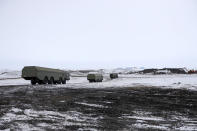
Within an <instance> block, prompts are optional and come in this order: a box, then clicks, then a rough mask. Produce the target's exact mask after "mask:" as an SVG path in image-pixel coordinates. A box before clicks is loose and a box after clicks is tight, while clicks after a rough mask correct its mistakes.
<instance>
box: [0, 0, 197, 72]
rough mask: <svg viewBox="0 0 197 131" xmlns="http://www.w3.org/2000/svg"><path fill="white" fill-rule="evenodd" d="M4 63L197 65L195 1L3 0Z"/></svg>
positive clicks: (0, 57) (0, 41)
mask: <svg viewBox="0 0 197 131" xmlns="http://www.w3.org/2000/svg"><path fill="white" fill-rule="evenodd" d="M0 49H1V50H0V68H8V69H21V68H22V67H23V66H27V65H38V66H47V67H54V68H67V69H87V68H114V67H133V66H137V67H190V68H193V67H197V1H196V0H0Z"/></svg>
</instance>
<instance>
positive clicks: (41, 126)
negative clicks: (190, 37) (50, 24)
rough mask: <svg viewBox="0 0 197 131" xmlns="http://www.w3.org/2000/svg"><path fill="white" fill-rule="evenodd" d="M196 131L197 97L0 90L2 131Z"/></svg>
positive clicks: (150, 90)
mask: <svg viewBox="0 0 197 131" xmlns="http://www.w3.org/2000/svg"><path fill="white" fill-rule="evenodd" d="M5 129H11V130H12V129H14V130H17V129H18V130H197V92H196V91H191V90H183V89H162V88H158V87H143V86H142V87H131V88H129V87H125V88H102V89H99V88H94V89H91V88H78V89H73V88H68V87H65V88H63V87H61V88H60V87H55V88H54V87H53V88H50V86H49V87H47V88H46V86H11V87H0V130H5Z"/></svg>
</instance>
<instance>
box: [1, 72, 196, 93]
mask: <svg viewBox="0 0 197 131" xmlns="http://www.w3.org/2000/svg"><path fill="white" fill-rule="evenodd" d="M20 75H21V72H19V71H18V72H17V71H13V72H8V71H7V73H1V72H0V86H5V85H30V81H27V80H24V79H23V78H20ZM137 86H148V87H160V88H179V89H189V90H197V74H193V75H187V74H186V75H177V74H176V75H175V74H173V75H142V74H132V75H127V74H124V75H119V78H118V79H114V80H111V79H110V78H109V74H104V80H103V82H99V83H89V81H88V80H87V78H86V74H85V75H84V76H82V75H81V74H80V75H79V77H77V73H76V74H75V77H71V80H70V81H68V82H67V84H66V85H54V86H46V87H49V88H57V87H65V88H106V87H109V88H117V87H122V88H123V87H137Z"/></svg>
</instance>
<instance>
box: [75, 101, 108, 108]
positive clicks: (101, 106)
mask: <svg viewBox="0 0 197 131" xmlns="http://www.w3.org/2000/svg"><path fill="white" fill-rule="evenodd" d="M75 103H76V104H80V105H85V106H91V107H98V108H107V107H106V106H103V105H98V104H89V103H84V102H75Z"/></svg>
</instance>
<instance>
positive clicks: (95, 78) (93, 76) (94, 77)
mask: <svg viewBox="0 0 197 131" xmlns="http://www.w3.org/2000/svg"><path fill="white" fill-rule="evenodd" d="M87 79H88V80H89V82H102V81H103V75H102V74H99V73H89V74H88V75H87Z"/></svg>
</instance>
